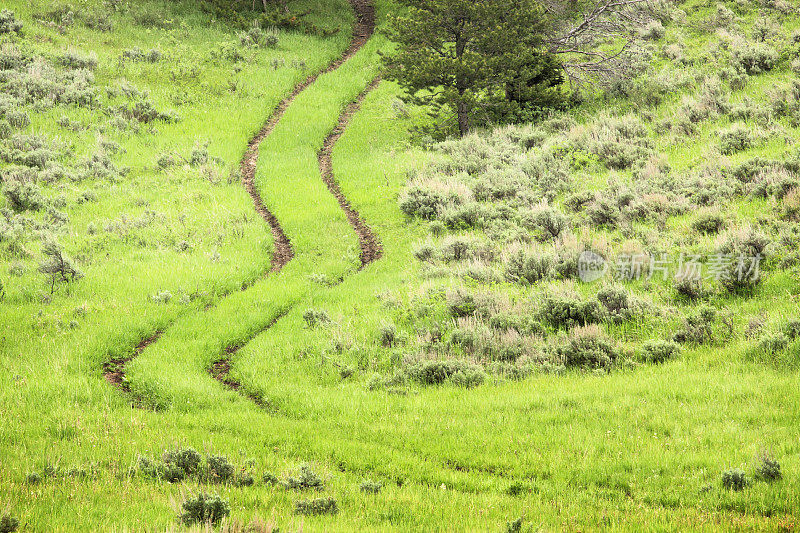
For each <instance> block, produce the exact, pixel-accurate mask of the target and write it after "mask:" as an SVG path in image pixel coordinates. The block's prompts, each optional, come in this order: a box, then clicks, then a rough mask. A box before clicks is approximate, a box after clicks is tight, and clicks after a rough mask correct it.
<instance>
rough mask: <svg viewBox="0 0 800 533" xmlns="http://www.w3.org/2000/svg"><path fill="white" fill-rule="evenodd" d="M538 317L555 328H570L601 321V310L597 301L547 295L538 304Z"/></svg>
mask: <svg viewBox="0 0 800 533" xmlns="http://www.w3.org/2000/svg"><path fill="white" fill-rule="evenodd" d="M539 317H540V318H541V320H542V321H543V322H546V323H548V324H550V325H551V326H553V327H555V328H559V329H570V328H573V327H575V326H586V325H588V324H596V323H598V322H600V321H602V319H603V312H602V310H601V308H600V304H599V302H597V301H593V300H579V299H577V298H571V297H568V296H547V297H545V298H544V300H543V301H542V303H541V305H540V306H539Z"/></svg>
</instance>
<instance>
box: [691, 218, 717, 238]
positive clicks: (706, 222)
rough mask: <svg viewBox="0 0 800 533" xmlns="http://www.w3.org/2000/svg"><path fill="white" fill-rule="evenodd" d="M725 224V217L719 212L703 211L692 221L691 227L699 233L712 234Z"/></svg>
mask: <svg viewBox="0 0 800 533" xmlns="http://www.w3.org/2000/svg"><path fill="white" fill-rule="evenodd" d="M724 226H725V219H724V218H723V216H722V214H720V213H705V214H703V215H700V216H699V217H698V218H697V220H695V221H694V222H692V227H693V228H694V229H695V230H697V231H698V232H700V233H705V234H706V235H713V234H717V233H719V232H720V230H721V229H722V228H723V227H724Z"/></svg>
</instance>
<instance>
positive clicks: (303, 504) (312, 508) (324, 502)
mask: <svg viewBox="0 0 800 533" xmlns="http://www.w3.org/2000/svg"><path fill="white" fill-rule="evenodd" d="M294 512H295V514H300V515H306V516H315V515H323V514H336V513H338V512H339V504H337V503H336V500H335V499H334V498H315V499H313V500H297V501H296V502H294Z"/></svg>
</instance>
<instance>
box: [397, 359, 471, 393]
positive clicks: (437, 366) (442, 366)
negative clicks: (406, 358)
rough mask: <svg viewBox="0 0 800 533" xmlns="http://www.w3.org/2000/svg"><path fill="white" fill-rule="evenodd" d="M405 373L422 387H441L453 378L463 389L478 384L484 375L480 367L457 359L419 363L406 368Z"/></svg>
mask: <svg viewBox="0 0 800 533" xmlns="http://www.w3.org/2000/svg"><path fill="white" fill-rule="evenodd" d="M406 373H407V374H408V376H409V377H410V378H411V379H412V380H414V381H416V382H418V383H421V384H423V385H441V384H442V383H444V382H446V381H447V380H449V379H452V378H455V381H457V384H458V385H460V386H465V387H470V386H475V385H478V384H480V383H481V382H482V381H483V377H482V376H483V375H484V374H483V370H482V369H481V368H480V367H478V366H476V365H472V364H470V363H467V362H465V361H460V360H457V359H447V360H438V361H432V360H431V361H419V362H417V363H414V364H412V365H410V366H408V367H407V368H406ZM456 376H458V377H456Z"/></svg>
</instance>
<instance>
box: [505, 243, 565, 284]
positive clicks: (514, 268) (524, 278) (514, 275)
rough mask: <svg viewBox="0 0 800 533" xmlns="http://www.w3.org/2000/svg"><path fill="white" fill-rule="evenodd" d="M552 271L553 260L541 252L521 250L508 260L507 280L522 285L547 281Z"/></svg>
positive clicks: (506, 265)
mask: <svg viewBox="0 0 800 533" xmlns="http://www.w3.org/2000/svg"><path fill="white" fill-rule="evenodd" d="M552 271H553V258H552V257H551V256H549V255H546V254H543V253H541V252H538V253H537V252H536V251H531V250H522V249H520V250H517V251H516V252H513V253H511V254H510V255H509V256H508V257H507V258H506V264H505V277H506V279H507V280H509V281H513V282H515V283H520V284H522V285H532V284H534V283H536V282H539V281H542V280H544V279H547V278H548V277H550V275H551V274H552Z"/></svg>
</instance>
